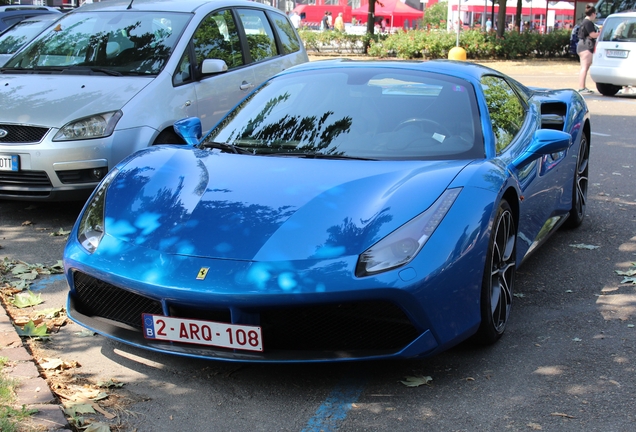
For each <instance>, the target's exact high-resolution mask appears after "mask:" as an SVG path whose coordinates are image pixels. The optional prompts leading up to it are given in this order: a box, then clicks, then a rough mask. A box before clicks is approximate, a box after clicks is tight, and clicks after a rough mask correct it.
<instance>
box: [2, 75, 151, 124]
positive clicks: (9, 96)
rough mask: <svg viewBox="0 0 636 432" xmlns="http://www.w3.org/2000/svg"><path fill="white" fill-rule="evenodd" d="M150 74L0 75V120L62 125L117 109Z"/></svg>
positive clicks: (144, 82) (143, 84)
mask: <svg viewBox="0 0 636 432" xmlns="http://www.w3.org/2000/svg"><path fill="white" fill-rule="evenodd" d="M152 80H153V78H146V77H123V76H121V77H112V76H94V75H91V76H86V75H42V74H38V75H8V74H3V75H0V100H2V113H1V114H0V122H2V123H18V124H30V125H35V126H42V127H47V128H50V127H58V128H59V127H62V126H64V125H65V124H66V123H68V122H69V121H72V120H76V119H78V118H81V117H84V116H88V115H91V114H99V113H104V112H109V111H115V110H119V109H121V108H122V107H123V106H124V105H125V104H126V103H127V102H128V101H129V100H130V99H131V98H132V97H133V96H134V95H136V94H137V93H139V91H141V89H143V88H144V87H145V86H147V85H148V84H149V83H150V82H151V81H152Z"/></svg>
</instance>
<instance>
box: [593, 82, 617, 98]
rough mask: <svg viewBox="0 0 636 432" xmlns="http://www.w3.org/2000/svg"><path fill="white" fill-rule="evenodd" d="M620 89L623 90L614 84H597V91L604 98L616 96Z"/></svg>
mask: <svg viewBox="0 0 636 432" xmlns="http://www.w3.org/2000/svg"><path fill="white" fill-rule="evenodd" d="M620 89H622V87H621V86H615V85H614V84H602V83H596V90H598V92H599V93H600V94H602V95H604V96H614V95H615V94H616V93H618V91H619V90H620Z"/></svg>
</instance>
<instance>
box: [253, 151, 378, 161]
mask: <svg viewBox="0 0 636 432" xmlns="http://www.w3.org/2000/svg"><path fill="white" fill-rule="evenodd" d="M261 156H289V157H297V158H304V159H351V160H376V159H372V158H365V157H359V156H347V155H338V154H325V153H285V152H280V153H267V154H261Z"/></svg>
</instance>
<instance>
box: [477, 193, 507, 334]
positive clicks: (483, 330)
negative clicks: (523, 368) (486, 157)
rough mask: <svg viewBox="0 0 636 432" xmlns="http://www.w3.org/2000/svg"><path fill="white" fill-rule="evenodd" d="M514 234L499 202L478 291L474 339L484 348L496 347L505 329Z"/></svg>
mask: <svg viewBox="0 0 636 432" xmlns="http://www.w3.org/2000/svg"><path fill="white" fill-rule="evenodd" d="M516 250H517V231H516V228H515V220H514V216H513V214H512V210H511V208H510V205H509V204H508V202H507V201H505V200H502V201H501V203H500V204H499V209H498V210H497V215H496V216H495V221H494V224H493V227H492V231H491V233H490V243H489V246H488V255H487V256H486V266H485V269H484V278H483V281H482V288H481V325H480V326H479V330H477V334H476V335H475V337H474V339H475V341H476V342H478V343H480V344H483V345H490V344H492V343H495V342H496V341H497V340H498V339H499V338H500V337H501V335H502V334H503V333H504V330H505V329H506V324H507V323H508V318H509V317H510V309H511V307H512V293H513V287H514V282H515V272H516V261H515V260H516V257H515V254H516Z"/></svg>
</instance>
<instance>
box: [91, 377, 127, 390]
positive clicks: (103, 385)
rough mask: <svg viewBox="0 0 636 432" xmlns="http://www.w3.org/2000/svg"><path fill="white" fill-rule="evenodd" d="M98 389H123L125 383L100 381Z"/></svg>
mask: <svg viewBox="0 0 636 432" xmlns="http://www.w3.org/2000/svg"><path fill="white" fill-rule="evenodd" d="M97 386H98V387H101V388H111V387H123V386H124V383H120V382H118V381H115V380H112V379H111V380H108V381H100V382H98V383H97Z"/></svg>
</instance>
